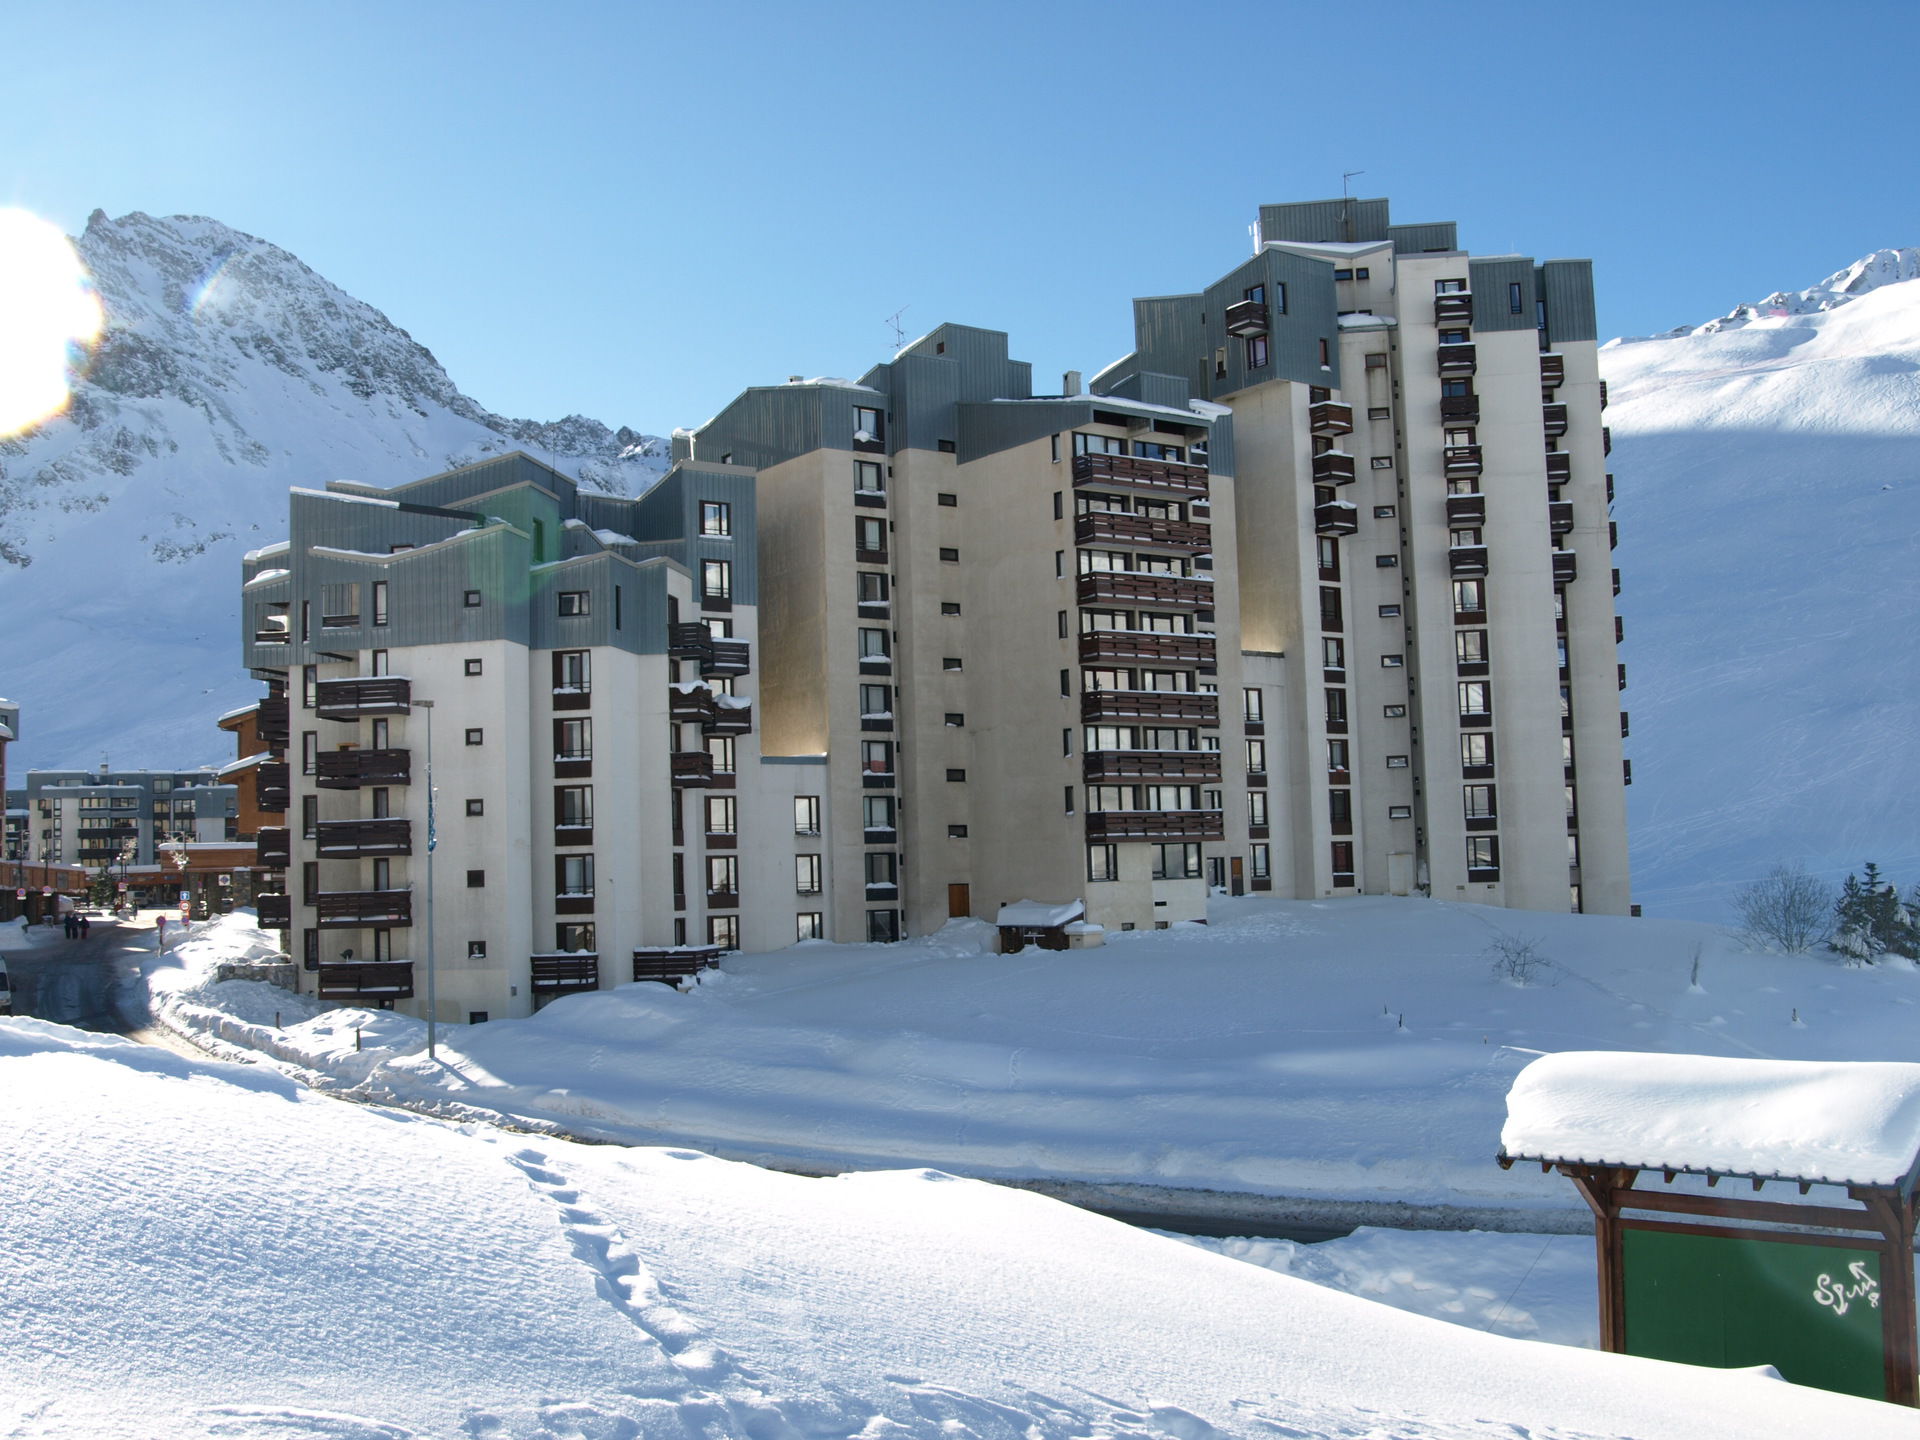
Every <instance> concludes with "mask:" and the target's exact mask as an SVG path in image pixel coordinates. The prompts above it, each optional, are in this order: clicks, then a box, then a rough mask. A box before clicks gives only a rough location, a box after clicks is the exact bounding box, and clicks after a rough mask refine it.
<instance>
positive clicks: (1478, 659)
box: [1453, 630, 1487, 665]
mask: <svg viewBox="0 0 1920 1440" xmlns="http://www.w3.org/2000/svg"><path fill="white" fill-rule="evenodd" d="M1453 656H1454V659H1455V660H1457V661H1458V662H1459V663H1460V664H1462V665H1484V664H1486V663H1487V632H1486V631H1484V630H1456V631H1454V632H1453Z"/></svg>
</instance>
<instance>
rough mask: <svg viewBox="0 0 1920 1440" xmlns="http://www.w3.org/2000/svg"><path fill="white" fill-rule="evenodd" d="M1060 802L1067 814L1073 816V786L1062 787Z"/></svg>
mask: <svg viewBox="0 0 1920 1440" xmlns="http://www.w3.org/2000/svg"><path fill="white" fill-rule="evenodd" d="M1060 801H1061V804H1062V806H1063V807H1064V808H1065V810H1066V813H1067V814H1069V815H1071V814H1073V786H1071V785H1062V786H1061V787H1060Z"/></svg>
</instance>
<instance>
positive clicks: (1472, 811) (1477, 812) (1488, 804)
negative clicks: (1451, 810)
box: [1460, 785, 1494, 820]
mask: <svg viewBox="0 0 1920 1440" xmlns="http://www.w3.org/2000/svg"><path fill="white" fill-rule="evenodd" d="M1460 803H1461V805H1462V807H1463V808H1464V809H1465V811H1466V815H1467V818H1468V819H1469V820H1491V819H1493V818H1494V807H1493V786H1491V785H1462V786H1461V787H1460Z"/></svg>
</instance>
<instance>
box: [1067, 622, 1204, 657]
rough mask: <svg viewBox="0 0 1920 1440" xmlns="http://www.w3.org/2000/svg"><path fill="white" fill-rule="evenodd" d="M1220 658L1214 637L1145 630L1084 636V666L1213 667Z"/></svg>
mask: <svg viewBox="0 0 1920 1440" xmlns="http://www.w3.org/2000/svg"><path fill="white" fill-rule="evenodd" d="M1217 658H1218V654H1217V648H1216V645H1215V642H1214V638H1213V636H1211V635H1163V634H1160V633H1158V632H1149V631H1141V630H1087V631H1083V632H1082V633H1081V636H1080V663H1081V664H1083V665H1099V664H1103V663H1105V662H1108V661H1127V660H1155V661H1160V662H1162V663H1168V664H1174V665H1212V664H1214V663H1216V661H1217Z"/></svg>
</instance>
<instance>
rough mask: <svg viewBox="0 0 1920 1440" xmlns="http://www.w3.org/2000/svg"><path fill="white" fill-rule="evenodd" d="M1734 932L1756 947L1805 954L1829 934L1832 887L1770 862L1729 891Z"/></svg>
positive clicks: (1793, 868)
mask: <svg viewBox="0 0 1920 1440" xmlns="http://www.w3.org/2000/svg"><path fill="white" fill-rule="evenodd" d="M1733 908H1734V912H1735V913H1736V914H1738V915H1739V917H1740V933H1741V934H1742V935H1743V936H1744V937H1745V938H1746V940H1747V941H1748V943H1750V944H1752V945H1753V946H1755V947H1756V948H1758V949H1761V950H1778V951H1780V952H1781V953H1782V954H1784V955H1805V954H1807V953H1808V952H1810V951H1812V950H1814V949H1815V948H1817V947H1818V946H1821V945H1824V944H1825V943H1826V942H1827V938H1828V937H1829V936H1830V935H1831V934H1832V933H1833V890H1832V888H1831V887H1830V886H1827V885H1824V884H1822V883H1821V882H1820V881H1819V880H1817V879H1815V878H1814V877H1813V876H1812V875H1810V874H1808V873H1807V871H1806V869H1805V867H1803V866H1800V865H1776V866H1774V867H1773V869H1771V870H1769V871H1768V872H1767V873H1766V875H1765V876H1763V877H1762V878H1760V879H1758V880H1753V881H1749V882H1748V883H1747V884H1745V885H1742V886H1741V887H1740V888H1739V889H1738V890H1736V891H1734V892H1733Z"/></svg>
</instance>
